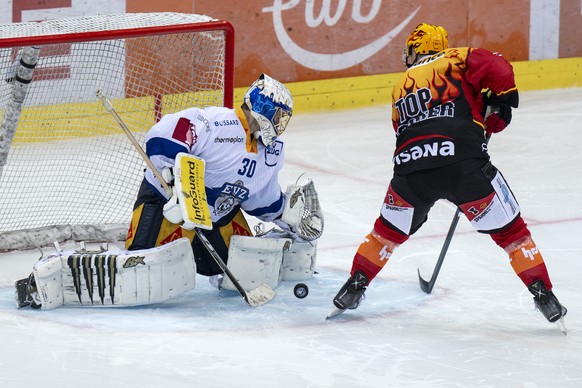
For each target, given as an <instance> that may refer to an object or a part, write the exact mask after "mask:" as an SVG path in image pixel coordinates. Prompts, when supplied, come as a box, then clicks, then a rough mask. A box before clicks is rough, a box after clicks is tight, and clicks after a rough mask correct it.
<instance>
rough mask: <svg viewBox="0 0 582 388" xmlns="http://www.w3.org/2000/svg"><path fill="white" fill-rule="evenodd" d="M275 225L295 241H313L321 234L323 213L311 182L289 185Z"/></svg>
mask: <svg viewBox="0 0 582 388" xmlns="http://www.w3.org/2000/svg"><path fill="white" fill-rule="evenodd" d="M275 223H276V224H277V225H279V226H280V227H281V228H283V229H285V230H286V231H289V232H290V234H291V235H293V236H296V237H297V238H296V239H301V240H303V241H313V240H316V239H318V238H320V237H321V235H322V234H323V212H322V211H321V206H320V204H319V199H318V196H317V191H315V186H314V184H313V181H312V180H308V182H307V183H306V184H304V185H290V186H288V187H287V191H286V192H285V205H284V208H283V214H282V216H281V219H280V220H275Z"/></svg>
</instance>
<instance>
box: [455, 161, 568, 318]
mask: <svg viewBox="0 0 582 388" xmlns="http://www.w3.org/2000/svg"><path fill="white" fill-rule="evenodd" d="M459 193H460V194H459V197H457V198H456V199H455V200H456V201H458V202H456V203H459V207H460V208H461V210H462V211H463V213H464V214H465V215H466V216H467V218H468V220H469V221H470V222H471V224H472V226H473V227H474V228H475V229H476V230H478V231H479V232H482V233H487V234H489V235H490V236H491V238H492V239H493V241H495V243H496V244H497V245H498V246H499V247H501V248H502V249H504V250H505V252H507V254H508V255H509V259H510V263H511V267H512V268H513V270H514V271H515V273H516V274H517V276H518V277H519V278H520V279H521V281H522V282H523V283H524V284H525V286H526V287H527V288H528V290H529V291H530V292H531V293H532V294H533V295H534V301H535V303H536V306H538V308H539V309H540V311H541V312H542V313H543V314H544V316H545V317H546V318H547V319H548V320H549V321H550V322H554V321H556V320H558V319H560V318H561V317H562V316H563V315H565V314H566V311H567V310H566V308H564V307H563V306H561V305H560V303H559V302H558V300H557V299H556V297H555V295H554V294H553V292H552V287H553V286H552V282H551V280H550V276H549V274H548V270H547V268H546V264H545V262H544V259H543V257H542V254H541V252H540V250H539V249H538V247H537V246H536V244H535V242H534V241H533V239H532V237H531V233H530V231H529V229H528V227H527V224H526V223H525V222H524V220H523V218H522V217H521V214H520V208H519V204H518V202H517V200H516V199H515V197H514V195H513V193H512V192H511V189H510V188H509V185H508V184H507V182H506V181H505V179H504V177H503V175H502V174H501V173H500V172H499V171H498V170H497V168H495V167H494V166H493V165H492V164H491V163H490V162H486V163H483V164H482V165H480V166H478V169H472V170H468V171H467V172H466V174H465V179H464V181H463V183H462V186H461V190H459Z"/></svg>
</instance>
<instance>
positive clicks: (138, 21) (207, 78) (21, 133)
mask: <svg viewBox="0 0 582 388" xmlns="http://www.w3.org/2000/svg"><path fill="white" fill-rule="evenodd" d="M209 23H210V24H212V23H213V22H212V19H211V18H209V17H207V16H201V15H190V14H176V13H152V14H121V15H108V16H103V15H102V16H95V17H83V18H71V19H63V20H50V21H46V22H40V23H16V24H10V25H0V31H1V33H0V36H1V37H2V38H0V75H1V76H3V79H0V122H1V123H2V127H0V131H1V132H0V214H1V215H2V216H1V217H0V250H5V249H16V248H22V246H21V245H16V246H14V245H13V244H14V240H15V239H16V240H23V237H22V236H21V235H20V232H19V233H18V234H16V235H15V234H14V232H15V231H22V230H30V229H33V230H34V234H33V236H35V237H33V240H35V241H33V242H34V243H37V244H39V245H41V244H44V243H46V242H45V241H38V239H39V234H40V235H43V233H42V232H40V231H41V230H43V229H44V228H47V229H46V230H53V231H54V230H55V229H63V226H66V228H65V229H67V228H69V227H73V226H74V227H75V228H77V227H78V226H79V225H81V226H82V225H86V226H88V228H86V229H88V230H90V231H93V230H97V233H98V234H99V233H101V234H102V231H104V230H108V229H112V228H113V227H114V226H115V227H116V228H117V227H119V228H121V229H122V230H123V232H119V231H117V232H116V233H124V231H125V230H126V228H127V225H128V223H129V220H130V217H131V212H132V208H133V201H134V200H135V195H136V193H137V189H138V187H139V184H140V182H141V179H142V176H143V168H144V165H145V164H144V162H143V161H142V159H141V158H140V156H139V154H138V153H137V152H136V150H135V149H134V148H133V146H132V145H131V143H130V142H129V140H128V139H127V138H126V137H125V135H124V134H123V132H122V130H121V128H120V127H119V126H118V124H117V123H116V122H115V121H114V119H113V117H111V115H110V114H109V113H107V112H106V111H105V109H104V108H103V106H102V105H101V104H100V102H99V101H98V100H97V98H96V96H95V92H96V91H97V90H98V89H101V90H102V91H103V93H104V94H105V96H106V97H107V98H109V100H110V101H111V103H112V104H113V106H114V108H115V109H116V110H117V112H118V113H119V115H120V116H121V117H122V119H123V120H124V121H125V123H126V124H127V126H128V127H129V128H130V130H132V132H133V133H134V135H135V137H136V138H137V139H138V141H139V142H140V144H142V146H143V147H145V145H144V144H143V134H144V132H145V131H146V130H147V129H149V128H150V127H151V126H152V124H154V123H155V121H156V120H158V119H159V118H160V117H161V116H162V115H164V114H166V113H169V112H175V111H178V110H182V109H185V108H187V107H191V106H208V105H219V106H222V105H224V104H225V100H224V88H225V77H226V75H225V68H229V67H228V66H226V63H225V52H226V41H227V40H226V39H225V31H223V30H221V29H216V30H215V29H213V28H208V26H209ZM186 24H188V26H185V25H186ZM185 27H186V28H185ZM112 32H114V33H112ZM117 35H119V36H117ZM23 37H24V38H23ZM49 38H50V39H49ZM51 41H52V42H55V41H58V42H59V43H56V44H53V43H44V42H51ZM33 45H34V46H37V47H39V48H40V51H39V54H38V63H37V65H36V68H35V69H34V72H33V75H32V82H31V83H30V84H27V85H25V83H24V84H22V83H19V80H18V77H16V79H17V80H16V81H15V77H14V69H15V68H18V66H21V68H22V69H25V68H26V66H24V67H22V65H19V63H20V58H21V56H22V53H23V51H24V50H25V48H26V47H30V46H33ZM15 66H16V67H15ZM230 68H231V67H230ZM4 79H6V80H4ZM22 85H24V86H25V87H27V93H26V98H25V99H24V102H23V103H22V104H18V103H15V101H14V100H15V97H14V96H15V91H16V90H17V88H18V87H22ZM14 116H16V117H17V118H19V120H17V121H14V120H13V118H14ZM13 121H14V122H13ZM12 122H13V123H12ZM16 124H17V125H16ZM12 133H13V135H12ZM3 152H4V155H5V156H4V159H5V164H4V165H2V164H3V163H2V160H3V158H2V153H3ZM67 230H68V229H67ZM100 231H101V232H100ZM9 232H10V233H9ZM67 233H69V232H67ZM15 236H16V237H15ZM95 237H96V238H102V237H103V236H99V235H97V236H95ZM28 238H30V237H28ZM28 238H24V239H28ZM46 238H47V239H53V238H54V237H53V236H50V237H46ZM64 238H74V237H71V236H65V237H64ZM61 239H63V238H61Z"/></svg>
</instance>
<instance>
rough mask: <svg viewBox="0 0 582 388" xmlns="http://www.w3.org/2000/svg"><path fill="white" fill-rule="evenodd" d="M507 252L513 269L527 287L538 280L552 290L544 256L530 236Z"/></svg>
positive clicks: (511, 246)
mask: <svg viewBox="0 0 582 388" xmlns="http://www.w3.org/2000/svg"><path fill="white" fill-rule="evenodd" d="M506 251H507V252H508V253H509V259H510V262H511V267H512V268H513V270H514V271H515V273H516V274H517V276H519V278H520V279H521V281H522V282H523V283H524V284H525V285H526V286H530V285H531V284H532V283H533V282H534V281H536V280H542V281H543V282H544V284H545V286H546V289H548V290H551V289H552V282H551V281H550V276H549V274H548V270H547V269H546V264H545V263H544V259H543V257H542V254H541V253H540V251H539V249H538V248H537V247H536V244H535V243H534V241H533V240H532V238H531V237H530V236H527V237H524V238H522V239H520V240H519V241H516V242H515V243H513V244H511V245H510V246H508V247H507V248H506Z"/></svg>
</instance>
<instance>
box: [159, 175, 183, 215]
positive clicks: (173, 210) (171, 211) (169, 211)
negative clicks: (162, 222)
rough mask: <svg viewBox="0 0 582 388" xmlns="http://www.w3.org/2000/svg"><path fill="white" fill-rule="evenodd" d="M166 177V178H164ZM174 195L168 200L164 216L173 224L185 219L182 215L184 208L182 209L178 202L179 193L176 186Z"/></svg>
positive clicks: (173, 189)
mask: <svg viewBox="0 0 582 388" xmlns="http://www.w3.org/2000/svg"><path fill="white" fill-rule="evenodd" d="M164 179H165V178H164ZM172 191H173V193H174V195H172V197H170V199H169V200H168V202H166V204H165V205H164V210H163V214H164V217H166V219H167V220H168V221H170V222H171V223H172V224H181V223H182V222H183V221H184V217H183V216H182V210H181V209H180V204H179V203H178V195H177V194H176V186H174V187H172Z"/></svg>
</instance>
